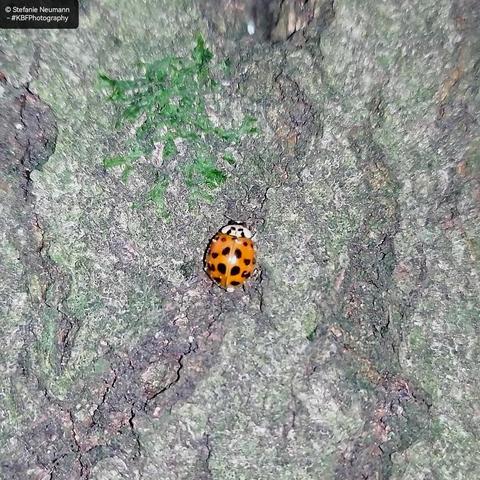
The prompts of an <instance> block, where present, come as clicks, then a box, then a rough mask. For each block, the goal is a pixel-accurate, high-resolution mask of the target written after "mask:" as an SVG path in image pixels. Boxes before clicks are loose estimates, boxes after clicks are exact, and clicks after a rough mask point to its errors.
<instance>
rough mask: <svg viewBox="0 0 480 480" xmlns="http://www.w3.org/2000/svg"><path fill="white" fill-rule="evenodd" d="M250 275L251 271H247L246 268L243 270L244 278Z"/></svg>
mask: <svg viewBox="0 0 480 480" xmlns="http://www.w3.org/2000/svg"><path fill="white" fill-rule="evenodd" d="M249 276H250V272H247V271H246V270H245V271H244V272H242V277H243V278H248V277H249Z"/></svg>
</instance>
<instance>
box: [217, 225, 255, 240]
mask: <svg viewBox="0 0 480 480" xmlns="http://www.w3.org/2000/svg"><path fill="white" fill-rule="evenodd" d="M222 233H226V234H227V235H231V236H232V237H237V238H241V237H246V238H252V232H251V231H250V230H249V229H248V228H247V227H244V226H243V225H238V224H234V225H225V226H224V227H223V228H222Z"/></svg>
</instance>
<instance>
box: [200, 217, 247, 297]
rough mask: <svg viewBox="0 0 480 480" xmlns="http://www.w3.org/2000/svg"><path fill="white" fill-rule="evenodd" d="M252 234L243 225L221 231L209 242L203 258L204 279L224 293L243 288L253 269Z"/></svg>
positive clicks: (235, 225) (230, 226) (232, 226)
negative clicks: (210, 280)
mask: <svg viewBox="0 0 480 480" xmlns="http://www.w3.org/2000/svg"><path fill="white" fill-rule="evenodd" d="M255 252H256V248H255V244H254V243H253V240H252V232H251V231H250V230H249V229H248V228H246V227H244V226H243V225H239V224H233V225H226V226H225V227H223V228H222V229H221V230H220V231H219V232H218V233H217V234H216V235H215V236H214V237H213V238H212V240H211V241H210V244H209V245H208V249H207V253H206V255H205V271H206V272H207V275H208V276H209V277H210V278H211V279H212V280H213V281H214V282H215V283H216V284H217V285H219V286H220V287H222V288H224V289H225V290H226V291H227V292H233V290H234V289H235V287H238V286H239V285H242V284H243V283H245V281H246V280H247V279H248V278H249V277H250V276H251V275H252V273H253V271H254V269H255Z"/></svg>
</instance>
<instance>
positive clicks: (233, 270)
mask: <svg viewBox="0 0 480 480" xmlns="http://www.w3.org/2000/svg"><path fill="white" fill-rule="evenodd" d="M218 267H219V268H220V265H219V266H218ZM239 273H240V267H239V266H238V265H235V266H234V267H233V268H232V270H231V271H230V275H238V274H239Z"/></svg>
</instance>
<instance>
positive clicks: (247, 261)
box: [243, 258, 251, 265]
mask: <svg viewBox="0 0 480 480" xmlns="http://www.w3.org/2000/svg"><path fill="white" fill-rule="evenodd" d="M250 262H251V260H250V259H249V258H246V259H245V260H244V261H243V263H244V264H245V265H250Z"/></svg>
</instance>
